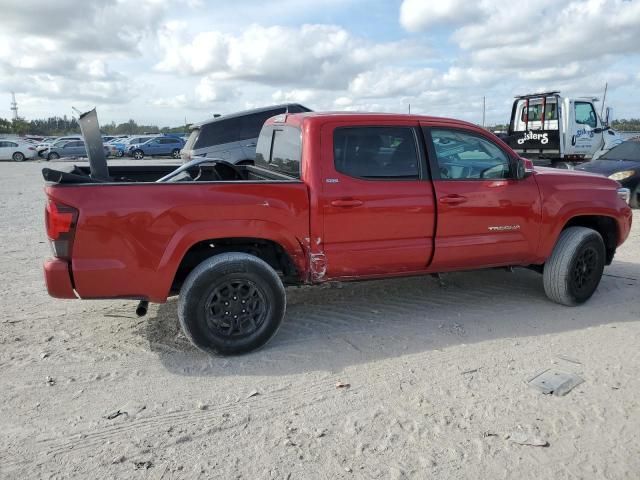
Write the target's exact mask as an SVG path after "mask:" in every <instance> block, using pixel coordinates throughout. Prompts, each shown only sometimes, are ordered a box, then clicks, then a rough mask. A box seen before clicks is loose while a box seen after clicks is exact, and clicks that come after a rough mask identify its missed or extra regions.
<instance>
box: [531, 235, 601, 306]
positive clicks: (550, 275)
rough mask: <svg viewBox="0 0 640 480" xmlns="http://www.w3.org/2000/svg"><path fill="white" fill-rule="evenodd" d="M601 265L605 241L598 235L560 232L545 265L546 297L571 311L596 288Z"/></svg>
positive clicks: (599, 277) (587, 298) (589, 296)
mask: <svg viewBox="0 0 640 480" xmlns="http://www.w3.org/2000/svg"><path fill="white" fill-rule="evenodd" d="M604 264H605V248H604V241H603V240H602V237H601V236H600V234H599V233H598V232H596V231H595V230H592V229H590V228H585V227H569V228H567V229H566V230H563V231H562V233H560V238H558V242H557V243H556V246H555V247H554V249H553V252H552V253H551V257H549V259H548V260H547V262H546V263H545V265H544V272H543V281H544V291H545V293H546V294H547V297H549V298H550V299H551V300H553V301H554V302H557V303H560V304H562V305H567V306H570V307H571V306H575V305H579V304H581V303H584V302H586V301H587V300H589V298H591V295H593V292H595V291H596V288H598V284H599V283H600V279H601V278H602V272H603V271H604Z"/></svg>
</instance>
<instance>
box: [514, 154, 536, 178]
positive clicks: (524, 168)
mask: <svg viewBox="0 0 640 480" xmlns="http://www.w3.org/2000/svg"><path fill="white" fill-rule="evenodd" d="M533 172H534V169H533V162H532V161H531V160H529V159H527V158H522V157H518V159H517V160H516V180H523V179H525V178H527V177H528V176H529V175H531V174H532V173H533Z"/></svg>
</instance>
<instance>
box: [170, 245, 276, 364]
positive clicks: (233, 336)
mask: <svg viewBox="0 0 640 480" xmlns="http://www.w3.org/2000/svg"><path fill="white" fill-rule="evenodd" d="M227 308H228V310H226V309H227ZM285 309H286V294H285V290H284V285H283V284H282V281H281V280H280V277H278V274H277V273H276V272H275V270H273V268H271V267H270V266H269V265H268V264H267V263H266V262H264V261H263V260H261V259H259V258H258V257H255V256H253V255H249V254H246V253H223V254H220V255H216V256H214V257H211V258H209V259H207V260H205V261H203V262H202V263H201V264H200V265H198V266H197V267H196V268H195V269H194V270H193V271H192V272H191V273H190V274H189V276H188V277H187V279H186V280H185V282H184V284H183V285H182V288H181V290H180V298H179V300H178V318H179V320H180V325H181V326H182V330H183V331H184V334H185V335H186V336H187V338H188V339H189V340H191V342H192V343H193V344H194V345H195V346H196V347H198V348H199V349H201V350H203V351H205V352H207V353H213V354H219V355H239V354H242V353H247V352H250V351H252V350H255V349H257V348H260V347H262V346H263V345H265V344H266V343H267V342H268V341H269V340H270V339H271V338H272V337H273V336H274V335H275V334H276V332H277V331H278V329H279V328H280V325H281V324H282V319H283V318H284V313H285Z"/></svg>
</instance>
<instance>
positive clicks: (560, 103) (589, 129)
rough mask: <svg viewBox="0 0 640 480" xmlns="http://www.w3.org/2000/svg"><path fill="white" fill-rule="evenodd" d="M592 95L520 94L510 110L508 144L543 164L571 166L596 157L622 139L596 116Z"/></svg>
mask: <svg viewBox="0 0 640 480" xmlns="http://www.w3.org/2000/svg"><path fill="white" fill-rule="evenodd" d="M597 101H598V99H597V98H593V97H576V98H569V97H562V96H561V95H560V92H558V91H552V92H543V93H534V94H528V95H520V96H517V97H516V98H515V101H514V102H513V107H512V109H511V121H510V122H509V132H508V137H507V138H506V139H505V140H506V141H507V143H508V144H509V146H510V147H511V148H513V149H514V150H515V151H516V152H518V154H520V155H521V156H523V157H525V158H529V159H530V160H533V161H534V162H535V163H536V164H539V165H543V166H555V167H563V168H571V167H572V165H573V164H574V162H575V163H579V162H585V161H589V160H592V159H594V158H597V157H598V156H600V155H602V154H603V153H604V152H606V151H608V150H609V149H611V148H613V147H614V146H615V145H618V144H620V143H621V142H622V138H621V137H620V135H618V133H617V132H615V131H614V130H613V129H611V127H610V126H609V121H610V116H611V109H610V108H607V109H606V115H605V119H604V120H603V119H602V118H601V117H600V115H598V113H597V110H596V106H595V102H597Z"/></svg>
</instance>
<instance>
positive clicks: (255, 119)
mask: <svg viewBox="0 0 640 480" xmlns="http://www.w3.org/2000/svg"><path fill="white" fill-rule="evenodd" d="M284 112H285V109H284V108H276V109H274V110H268V111H266V112H260V113H254V114H252V115H247V116H245V117H242V129H241V131H240V140H248V139H250V138H258V135H260V130H262V126H263V125H264V122H266V121H267V119H269V118H271V117H274V116H276V115H280V114H281V113H284Z"/></svg>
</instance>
